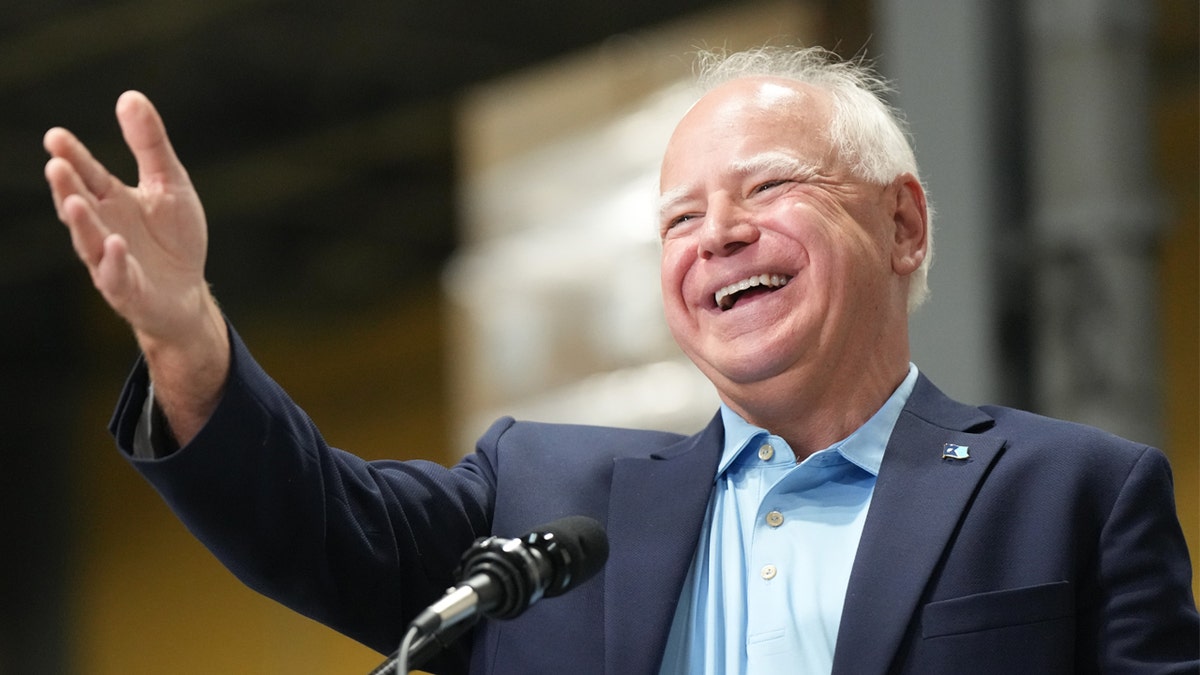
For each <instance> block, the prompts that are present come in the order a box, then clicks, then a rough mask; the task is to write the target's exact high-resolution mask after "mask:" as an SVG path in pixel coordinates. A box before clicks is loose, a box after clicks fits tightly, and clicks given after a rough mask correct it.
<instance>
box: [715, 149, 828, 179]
mask: <svg viewBox="0 0 1200 675" xmlns="http://www.w3.org/2000/svg"><path fill="white" fill-rule="evenodd" d="M730 168H732V169H733V170H734V172H736V173H738V174H741V175H743V176H750V175H753V174H756V173H786V174H788V175H792V176H794V175H799V174H805V175H810V174H813V173H816V172H817V168H816V167H815V166H813V165H812V164H809V163H808V162H805V161H803V160H801V159H799V158H797V157H794V156H792V155H789V154H787V153H786V152H780V151H778V150H769V151H767V152H760V153H758V154H757V155H754V156H752V157H747V158H746V159H742V160H738V161H736V162H734V163H733V164H732V165H731V167H730Z"/></svg>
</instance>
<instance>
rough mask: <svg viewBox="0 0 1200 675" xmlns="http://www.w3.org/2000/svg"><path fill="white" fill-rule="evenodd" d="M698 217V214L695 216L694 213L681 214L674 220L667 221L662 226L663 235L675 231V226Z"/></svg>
mask: <svg viewBox="0 0 1200 675" xmlns="http://www.w3.org/2000/svg"><path fill="white" fill-rule="evenodd" d="M698 217H699V214H696V213H682V214H680V215H678V216H675V217H674V218H671V219H669V220H667V221H666V222H665V223H664V224H663V228H662V231H663V234H666V233H667V232H669V231H671V230H673V229H675V228H676V227H677V226H679V225H682V224H684V223H686V222H688V221H689V220H694V219H696V218H698Z"/></svg>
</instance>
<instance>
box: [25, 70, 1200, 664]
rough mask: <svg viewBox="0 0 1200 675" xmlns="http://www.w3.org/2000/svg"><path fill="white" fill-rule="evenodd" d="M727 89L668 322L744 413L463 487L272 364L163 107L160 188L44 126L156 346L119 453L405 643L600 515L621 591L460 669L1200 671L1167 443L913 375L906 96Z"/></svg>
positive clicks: (916, 203) (860, 78)
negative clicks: (316, 407) (988, 399)
mask: <svg viewBox="0 0 1200 675" xmlns="http://www.w3.org/2000/svg"><path fill="white" fill-rule="evenodd" d="M712 73H713V75H712V76H711V77H710V80H711V89H710V90H709V91H708V92H707V93H706V94H705V95H704V96H703V97H702V98H701V99H700V100H699V101H698V102H697V103H696V105H695V106H694V107H693V108H692V109H691V110H690V111H689V112H688V114H687V115H686V116H685V117H684V119H683V120H682V121H681V122H680V124H679V126H678V127H677V129H676V131H675V133H674V135H673V136H672V138H671V141H670V143H669V145H668V148H667V152H666V155H665V158H664V161H663V165H662V173H661V190H662V204H661V220H660V230H661V233H662V242H663V253H662V291H663V297H664V305H665V312H666V317H667V320H668V324H669V325H670V328H671V330H672V333H673V335H674V336H675V338H676V340H677V341H678V343H679V344H680V346H681V347H682V348H683V350H684V351H685V352H686V353H687V354H688V356H689V357H690V358H691V359H692V360H693V362H695V363H696V365H697V367H699V368H700V369H701V370H702V371H703V372H704V373H705V375H707V376H708V377H709V379H710V380H712V382H713V383H714V384H715V385H716V388H717V390H718V392H719V394H720V397H721V400H722V402H723V404H722V407H721V410H720V411H719V412H718V413H717V415H716V416H715V417H714V418H713V421H712V422H711V423H710V424H709V426H708V427H707V428H706V429H704V430H702V431H701V432H700V433H698V434H696V435H695V436H691V437H682V436H678V435H675V434H668V433H659V432H646V431H635V430H627V429H605V428H586V427H575V426H570V425H544V424H536V423H527V422H515V421H514V420H512V419H502V420H499V421H497V422H496V423H495V424H494V425H493V426H492V428H491V429H489V430H488V431H487V432H486V433H485V434H484V436H483V437H482V438H481V439H480V440H479V442H478V443H477V446H476V451H475V453H474V454H471V455H469V456H467V457H466V458H465V459H464V460H463V461H462V462H461V463H460V464H459V465H457V466H455V467H453V468H444V467H440V466H436V465H433V464H430V463H426V462H373V463H367V462H363V461H362V460H360V459H358V458H356V457H354V456H352V455H349V454H347V453H344V452H342V451H339V450H336V449H332V448H329V447H328V446H327V445H326V444H325V442H324V441H323V440H322V439H321V437H320V435H319V433H318V432H317V430H316V428H315V426H314V425H313V423H312V422H311V421H310V420H309V419H308V418H307V417H306V416H305V415H304V413H303V412H302V411H300V410H299V409H298V408H297V407H296V406H295V405H294V404H293V403H291V402H290V400H288V399H287V397H286V395H285V394H284V393H283V392H282V391H281V390H280V389H279V387H278V386H277V385H276V384H275V383H273V382H272V381H271V380H270V379H269V378H268V377H267V376H266V375H265V374H264V373H263V372H262V371H261V370H260V369H259V368H258V366H257V365H256V364H255V363H254V361H253V360H252V358H251V357H250V354H249V352H248V350H247V348H246V346H245V345H244V344H243V343H242V341H241V340H240V338H239V337H238V336H237V334H236V332H235V331H233V330H232V328H231V327H228V326H227V324H226V323H225V321H224V319H223V317H222V315H221V313H220V311H219V309H218V308H217V306H216V303H215V302H214V300H213V298H212V296H211V294H210V293H209V290H208V286H207V284H206V283H205V280H204V273H203V270H204V258H205V236H206V227H205V222H204V216H203V212H202V210H201V207H200V203H199V201H198V199H197V197H196V194H195V192H194V191H193V190H192V188H191V185H190V183H189V182H188V179H187V174H186V172H185V171H184V169H183V167H182V166H181V165H180V164H179V162H178V160H177V159H176V157H175V156H174V154H173V151H172V150H171V147H170V144H169V142H168V140H167V137H166V134H165V131H164V128H163V126H162V122H161V120H160V119H159V118H158V116H157V114H156V113H155V112H154V110H153V108H152V106H151V105H150V103H149V102H148V101H147V100H146V99H145V98H144V97H142V96H141V95H140V94H136V93H128V94H125V95H123V96H122V97H121V99H120V100H119V101H118V105H117V114H118V118H119V120H120V123H121V127H122V130H123V132H124V134H125V138H126V141H127V143H128V144H129V146H130V148H131V150H132V151H133V153H134V156H135V157H136V159H137V161H138V167H139V185H138V187H137V188H130V187H126V186H124V185H122V184H121V183H120V182H119V181H117V180H116V179H115V178H113V177H112V176H111V175H109V174H108V172H107V171H106V170H105V169H104V168H103V167H102V166H101V165H100V164H99V163H98V162H96V160H94V159H93V158H92V157H91V156H90V155H89V154H88V152H87V150H86V149H85V148H84V146H83V145H82V144H80V143H79V141H78V140H76V139H75V138H74V137H73V136H71V135H70V134H69V133H68V132H66V131H65V130H61V129H53V130H51V131H49V132H48V133H47V135H46V138H45V145H46V148H47V150H48V151H49V153H50V154H51V155H52V157H51V159H50V161H49V162H48V163H47V166H46V176H47V179H48V181H49V184H50V187H51V192H52V194H53V197H54V202H55V205H56V207H57V209H58V213H59V217H60V218H61V219H62V220H63V221H64V222H65V223H66V224H67V226H68V228H69V230H70V232H71V238H72V242H73V244H74V246H75V249H76V251H77V253H78V254H79V256H80V258H81V259H82V260H83V262H84V264H85V265H86V266H87V267H88V269H89V271H90V272H91V274H92V278H93V281H94V283H95V285H96V287H97V288H98V289H99V291H100V292H101V294H103V296H104V297H105V299H106V300H107V301H108V302H109V304H110V305H112V306H113V308H114V309H115V310H116V311H117V312H118V313H120V314H121V315H122V316H123V317H125V318H126V319H127V320H128V321H129V323H130V324H131V325H132V327H133V330H134V334H135V336H136V338H137V340H138V344H139V345H140V347H141V348H142V351H143V354H144V358H143V359H142V361H141V362H140V363H139V365H138V366H137V368H136V369H135V371H134V374H133V376H132V377H131V379H130V381H129V383H128V384H127V387H126V390H125V392H124V394H123V395H122V399H121V402H120V405H119V409H118V411H117V416H116V417H115V418H114V423H113V432H114V433H115V435H116V437H117V440H118V443H119V445H120V446H121V447H122V448H123V449H124V450H125V451H126V452H128V453H130V454H131V455H132V456H133V460H132V461H133V463H134V465H135V466H136V467H137V468H138V470H139V471H141V472H142V473H143V474H144V475H145V476H146V477H147V478H148V479H149V480H150V481H151V482H152V483H153V484H154V485H155V486H156V488H157V489H158V490H159V491H160V492H161V493H162V494H163V496H164V498H165V499H166V501H167V502H168V503H169V504H170V505H171V506H172V508H174V509H175V510H176V511H177V512H178V513H179V514H180V517H181V518H182V519H183V520H184V521H185V522H186V523H187V525H188V526H189V527H190V528H191V529H192V531H193V532H195V533H196V535H197V536H198V537H200V538H201V539H202V540H203V541H204V542H205V543H206V544H207V545H208V546H209V547H210V548H211V549H212V550H213V552H214V553H215V554H216V555H217V556H218V557H220V558H221V560H222V561H224V562H225V564H226V565H228V566H229V567H230V569H231V570H233V571H234V573H236V574H238V575H239V576H240V577H241V578H242V579H243V580H245V581H246V582H247V583H248V584H250V585H251V586H253V587H254V588H256V589H258V590H260V591H262V592H264V593H266V594H268V595H270V596H272V597H275V598H277V599H279V600H281V601H282V602H285V603H286V604H288V605H289V606H291V607H293V608H295V609H296V610H298V611H300V612H303V613H305V614H307V615H309V616H312V617H314V618H316V619H318V620H320V621H322V622H325V623H326V624H328V625H330V626H332V627H334V628H336V629H338V630H340V631H343V632H345V633H346V634H348V635H351V636H352V637H354V638H356V639H358V640H360V641H362V642H364V643H366V644H368V645H370V646H372V647H375V648H376V649H379V650H380V651H383V652H386V651H390V650H391V649H393V648H394V647H395V646H396V644H397V643H398V642H399V638H400V634H401V632H402V630H403V628H404V626H405V625H406V624H407V623H408V621H410V620H411V618H412V617H413V616H414V614H415V613H417V612H419V611H420V610H421V609H422V608H424V607H425V606H427V605H428V604H429V603H431V602H433V601H434V600H435V599H436V598H437V597H438V596H440V594H441V593H442V592H443V591H444V589H445V588H447V587H448V586H450V585H451V584H452V583H453V581H454V579H453V578H452V576H451V570H453V568H454V567H455V564H456V562H457V559H458V557H459V555H460V554H461V553H462V551H464V550H465V549H466V548H467V547H468V546H469V545H470V544H471V542H472V541H473V540H474V539H475V538H476V537H479V536H483V535H486V534H489V533H499V534H503V535H508V536H512V535H515V534H518V533H520V532H524V531H527V530H528V529H530V528H532V527H534V526H536V525H538V524H541V523H545V522H548V521H551V520H554V519H556V518H559V517H562V516H566V515H572V514H579V515H587V516H591V517H594V518H596V519H598V520H600V521H602V522H603V523H604V524H605V527H606V529H607V531H608V536H609V544H610V556H609V562H608V564H607V566H606V567H605V569H604V570H603V571H602V572H601V574H600V575H598V577H597V578H594V579H592V580H590V581H588V582H586V583H584V584H582V585H581V586H580V587H579V588H577V589H575V590H573V591H571V592H570V593H568V594H566V595H564V596H562V597H559V598H553V599H547V600H545V601H543V602H541V603H539V604H537V605H535V606H533V607H532V608H530V609H529V611H527V612H526V613H525V614H523V615H522V616H521V617H518V618H516V619H513V620H511V621H485V622H483V623H482V624H480V626H479V627H478V628H477V629H476V630H475V631H474V632H473V634H472V635H471V636H469V638H466V639H463V640H462V641H460V642H459V643H458V644H457V645H456V646H455V647H454V648H452V649H451V650H450V651H449V652H447V653H445V654H444V655H443V656H442V658H441V660H440V661H438V662H437V663H434V664H431V665H430V666H429V667H431V668H434V669H437V670H444V671H446V672H463V671H465V670H468V669H469V670H470V671H471V672H480V673H483V672H487V673H550V672H564V671H567V670H570V671H571V672H575V673H602V672H607V673H656V672H661V673H694V672H711V673H732V672H755V673H779V672H837V673H877V672H911V673H941V672H946V673H950V672H954V673H957V672H967V671H972V672H995V673H1012V672H1046V673H1061V672H1072V671H1077V672H1095V671H1101V670H1104V671H1117V672H1196V669H1197V662H1198V652H1200V646H1198V644H1197V642H1198V634H1200V623H1198V621H1197V615H1196V611H1195V605H1194V601H1193V599H1192V598H1191V592H1190V577H1191V568H1190V563H1189V562H1188V559H1187V552H1186V548H1185V546H1184V542H1183V537H1182V533H1181V531H1180V528H1179V524H1178V521H1177V519H1176V517H1175V512H1174V504H1173V501H1172V497H1171V478H1170V472H1169V469H1168V467H1167V464H1166V461H1165V459H1164V458H1163V456H1162V454H1161V453H1160V452H1158V451H1157V450H1154V449H1152V448H1148V447H1145V446H1139V445H1137V444H1134V443H1131V442H1128V441H1125V440H1122V439H1118V438H1116V437H1113V436H1111V435H1108V434H1104V433H1103V432H1100V431H1098V430H1095V429H1090V428H1085V427H1081V426H1078V425H1073V424H1068V423H1065V422H1058V421H1053V420H1048V419H1044V418H1040V417H1037V416H1034V415H1030V414H1028V413H1022V412H1019V411H1014V410H1010V409H1005V408H998V407H985V408H975V407H971V406H966V405H963V404H960V403H956V402H954V401H952V400H950V399H949V398H947V397H946V396H944V395H943V394H942V393H941V392H940V391H938V390H937V389H936V388H935V387H934V386H933V384H932V383H930V382H929V381H928V380H926V379H925V378H924V377H923V376H921V375H920V374H919V372H918V371H917V369H916V367H915V366H914V365H912V364H910V363H909V350H908V337H907V314H908V311H909V310H910V308H911V307H913V306H915V305H916V304H917V303H919V302H920V300H921V298H922V297H923V295H924V293H925V273H926V270H927V268H928V263H929V259H930V252H931V251H930V229H929V214H928V208H927V206H926V203H925V196H924V191H923V189H922V187H921V184H920V181H919V179H918V178H917V174H916V165H915V161H914V160H913V155H912V151H911V149H910V148H909V146H908V143H907V140H906V139H905V136H904V133H903V130H902V128H901V126H900V124H899V123H898V122H897V120H896V116H895V115H894V114H893V113H892V111H891V110H890V109H888V107H887V106H886V105H885V104H884V103H882V100H881V98H880V93H881V83H880V82H878V81H877V80H876V79H875V78H874V77H873V76H872V75H871V74H870V73H869V72H867V71H865V70H863V69H862V68H860V67H859V66H857V65H855V64H849V63H842V62H837V61H836V60H834V59H832V58H830V57H829V56H828V55H827V54H826V53H824V52H822V51H820V50H798V51H789V50H774V49H767V50H757V51H754V52H749V53H743V54H738V55H734V56H733V57H731V58H730V59H728V60H725V61H722V62H720V63H719V64H717V65H715V66H714V67H713V68H712ZM151 383H153V384H152V385H151Z"/></svg>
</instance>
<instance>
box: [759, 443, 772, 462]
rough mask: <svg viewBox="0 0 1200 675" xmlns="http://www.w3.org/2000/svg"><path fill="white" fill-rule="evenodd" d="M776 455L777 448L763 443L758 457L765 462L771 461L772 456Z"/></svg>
mask: <svg viewBox="0 0 1200 675" xmlns="http://www.w3.org/2000/svg"><path fill="white" fill-rule="evenodd" d="M774 456H775V448H772V447H771V446H770V445H763V446H762V447H761V448H759V449H758V458H759V459H761V460H762V461H764V462H769V461H771V458H772V457H774Z"/></svg>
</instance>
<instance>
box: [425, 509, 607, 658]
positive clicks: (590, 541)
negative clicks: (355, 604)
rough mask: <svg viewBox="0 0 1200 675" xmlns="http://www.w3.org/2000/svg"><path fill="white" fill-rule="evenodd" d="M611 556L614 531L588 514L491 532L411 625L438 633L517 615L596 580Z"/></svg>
mask: <svg viewBox="0 0 1200 675" xmlns="http://www.w3.org/2000/svg"><path fill="white" fill-rule="evenodd" d="M606 560H608V536H607V535H606V534H605V533H604V528H603V527H601V526H600V523H598V522H596V521H595V520H593V519H591V518H588V517H586V516H568V517H566V518H561V519H559V520H556V521H554V522H552V523H547V524H546V525H542V526H539V527H537V528H534V529H533V530H532V531H530V532H527V533H526V534H523V535H521V536H520V537H518V538H516V539H505V538H502V537H495V536H492V537H485V538H483V539H479V540H478V541H476V542H475V544H474V545H473V546H472V547H471V548H469V549H467V552H466V553H464V554H463V557H462V565H461V567H460V568H459V569H460V572H459V575H458V577H459V579H461V580H462V582H461V583H459V584H458V585H457V586H455V587H454V588H451V589H450V590H449V591H447V593H446V595H444V596H442V599H441V600H438V601H437V602H435V603H434V604H432V605H430V606H429V608H428V609H426V610H425V611H424V612H422V613H421V614H420V615H418V616H417V618H416V619H415V620H413V622H412V624H410V626H411V627H413V628H416V629H417V630H418V631H420V632H421V634H423V635H433V634H436V633H439V632H443V631H446V630H448V629H450V628H452V627H453V626H454V625H455V624H458V623H460V622H463V621H470V622H471V623H474V622H475V621H477V620H478V619H479V617H480V616H486V617H489V618H492V619H511V618H514V617H516V616H519V615H520V614H521V613H522V612H524V611H525V610H526V609H529V606H530V605H532V604H533V603H535V602H537V601H538V600H541V599H542V598H544V597H545V598H551V597H554V596H556V595H562V594H563V593H566V592H567V591H569V590H571V589H572V588H574V587H576V586H578V585H579V584H581V583H583V582H584V581H586V580H588V579H590V578H591V577H592V576H593V575H594V574H596V572H598V571H599V570H600V568H601V567H603V566H604V563H605V561H606Z"/></svg>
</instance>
